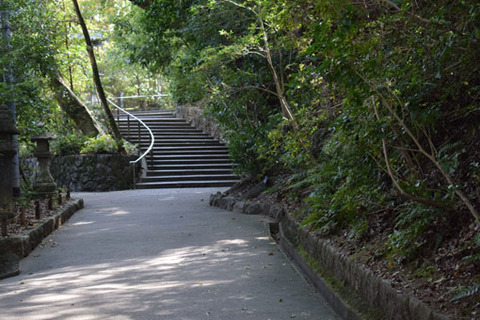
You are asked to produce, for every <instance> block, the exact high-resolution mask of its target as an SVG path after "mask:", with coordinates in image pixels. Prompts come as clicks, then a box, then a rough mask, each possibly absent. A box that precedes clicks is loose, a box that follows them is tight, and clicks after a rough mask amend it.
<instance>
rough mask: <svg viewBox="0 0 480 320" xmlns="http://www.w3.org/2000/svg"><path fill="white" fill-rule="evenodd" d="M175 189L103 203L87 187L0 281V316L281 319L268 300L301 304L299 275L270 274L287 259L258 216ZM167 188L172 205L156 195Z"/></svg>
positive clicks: (43, 318) (122, 195)
mask: <svg viewBox="0 0 480 320" xmlns="http://www.w3.org/2000/svg"><path fill="white" fill-rule="evenodd" d="M175 192H176V193H175ZM175 192H173V193H172V192H166V191H162V192H157V191H150V190H149V191H147V192H146V193H145V194H139V195H143V196H145V197H147V196H151V197H152V198H153V199H154V201H155V202H150V203H148V202H142V203H141V205H139V204H133V203H132V202H131V201H130V200H131V199H130V197H131V195H132V194H135V192H118V193H114V194H109V195H108V201H107V205H106V206H105V200H104V199H102V198H101V195H96V194H94V195H92V196H90V198H89V199H87V201H89V203H90V206H91V207H90V208H89V209H86V210H84V211H80V212H79V213H78V214H77V215H76V216H74V217H73V218H72V220H71V223H69V224H67V225H65V226H64V227H63V228H62V229H60V230H59V231H58V232H57V233H56V234H55V235H54V237H53V239H49V240H48V241H46V245H45V246H43V247H41V248H38V250H37V251H35V252H34V253H33V254H32V255H31V256H30V257H29V258H27V259H25V263H23V265H22V272H24V273H23V274H21V275H20V276H18V277H14V278H9V279H6V280H2V281H1V282H0V305H1V306H2V312H3V313H2V314H1V315H0V319H2V316H4V317H5V319H28V320H32V319H38V320H76V319H89V320H91V319H95V320H104V319H114V320H142V319H148V320H150V319H152V320H153V319H154V320H157V319H160V320H161V319H168V320H170V319H172V320H176V319H179V320H180V319H181V320H204V319H205V320H206V319H218V320H220V319H229V318H232V315H237V314H240V315H245V316H246V317H241V319H251V320H256V319H268V318H271V319H278V317H272V316H270V314H271V311H270V309H269V307H270V306H275V310H279V308H284V309H285V310H286V311H285V314H289V313H290V312H292V311H290V310H294V311H295V312H298V311H296V310H301V308H302V304H300V303H298V299H299V298H298V297H299V295H298V294H296V295H295V294H293V293H291V289H292V287H294V286H296V285H297V284H296V283H297V282H293V281H292V280H291V278H292V277H285V278H284V279H283V280H282V281H279V279H277V278H280V277H281V276H280V274H282V273H283V272H285V271H287V272H292V271H293V269H292V268H291V266H289V265H288V264H286V263H284V260H282V259H284V257H283V255H280V254H277V253H276V251H275V250H276V249H275V248H276V246H275V245H274V244H273V243H272V241H271V239H269V237H268V236H267V233H266V232H267V229H266V228H265V226H264V225H263V224H261V223H260V222H259V221H258V218H257V217H248V216H241V215H235V214H232V213H226V212H223V211H221V210H216V209H215V210H199V209H198V205H197V204H198V203H201V205H204V204H205V205H207V204H206V203H205V202H202V201H201V199H200V198H201V197H198V196H197V198H198V199H194V201H191V200H189V201H183V200H182V199H183V198H186V197H188V195H186V194H184V193H181V192H180V191H178V190H177V191H175ZM192 192H193V191H192ZM137 195H138V194H137ZM173 196H175V197H177V196H178V199H177V200H175V206H170V204H169V205H168V206H165V202H158V200H156V199H157V198H163V199H169V197H173ZM95 197H99V200H100V201H99V202H97V203H96V202H95V201H96V200H92V199H94V198H95ZM202 198H204V196H202ZM205 198H206V197H205ZM87 201H86V202H87ZM113 202H115V206H110V207H109V205H108V204H109V203H113ZM127 202H128V205H126V204H125V203H127ZM165 209H166V210H165ZM302 290H304V294H303V297H307V299H310V296H309V292H305V291H306V290H305V289H304V288H303V287H302ZM289 297H290V299H288V298H289ZM279 299H282V303H281V304H279V302H278V301H279ZM293 313H294V312H292V314H293ZM239 319H240V318H239Z"/></svg>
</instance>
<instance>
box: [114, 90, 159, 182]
mask: <svg viewBox="0 0 480 320" xmlns="http://www.w3.org/2000/svg"><path fill="white" fill-rule="evenodd" d="M107 100H108V102H110V103H111V104H112V105H113V106H114V107H115V108H117V110H118V111H119V112H118V113H117V122H118V123H120V111H122V112H123V113H125V114H126V115H127V133H128V135H130V117H132V118H133V119H134V120H136V121H138V127H137V128H138V143H139V144H140V140H141V132H140V128H141V127H140V125H142V126H144V127H145V128H146V129H147V131H148V133H149V134H150V146H149V147H148V149H147V150H146V151H145V152H144V153H142V154H141V155H140V156H139V157H138V158H137V159H136V160H132V161H130V164H131V165H132V171H133V186H134V188H135V185H136V174H135V172H136V164H137V163H138V162H139V161H141V160H142V159H143V158H145V157H146V155H147V154H149V153H150V155H151V157H152V160H153V144H154V143H155V137H154V136H153V132H152V130H150V128H149V127H148V126H147V125H146V124H145V123H144V122H143V121H142V120H140V119H139V118H138V117H136V116H134V115H133V114H131V113H130V112H128V111H125V110H124V109H122V108H121V107H119V106H117V105H116V104H115V103H114V102H113V101H112V100H111V99H107ZM152 162H153V161H152Z"/></svg>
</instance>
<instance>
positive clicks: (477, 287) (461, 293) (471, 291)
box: [450, 282, 480, 302]
mask: <svg viewBox="0 0 480 320" xmlns="http://www.w3.org/2000/svg"><path fill="white" fill-rule="evenodd" d="M478 292H480V282H479V283H475V284H473V285H472V286H469V287H460V288H459V289H458V290H457V294H456V295H455V296H454V297H453V298H452V299H450V302H454V301H457V300H460V299H464V298H468V297H471V296H473V295H475V294H477V293H478Z"/></svg>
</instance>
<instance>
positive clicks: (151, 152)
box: [150, 149, 153, 170]
mask: <svg viewBox="0 0 480 320" xmlns="http://www.w3.org/2000/svg"><path fill="white" fill-rule="evenodd" d="M150 169H151V170H153V149H152V150H151V151H150Z"/></svg>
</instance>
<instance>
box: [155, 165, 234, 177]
mask: <svg viewBox="0 0 480 320" xmlns="http://www.w3.org/2000/svg"><path fill="white" fill-rule="evenodd" d="M212 168H215V169H212ZM233 168H234V166H233V165H232V164H231V163H230V162H226V163H218V162H217V163H214V164H211V163H190V164H188V163H184V164H164V163H162V164H154V165H153V166H152V167H151V169H150V170H149V171H148V172H147V175H148V174H149V172H156V171H181V170H191V171H198V170H229V171H231V170H233Z"/></svg>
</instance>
